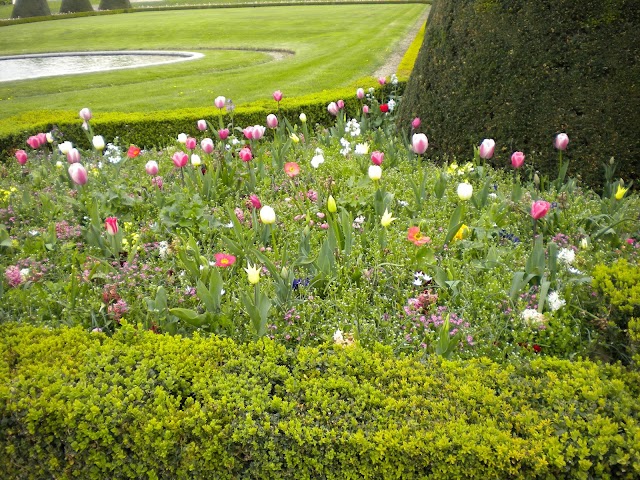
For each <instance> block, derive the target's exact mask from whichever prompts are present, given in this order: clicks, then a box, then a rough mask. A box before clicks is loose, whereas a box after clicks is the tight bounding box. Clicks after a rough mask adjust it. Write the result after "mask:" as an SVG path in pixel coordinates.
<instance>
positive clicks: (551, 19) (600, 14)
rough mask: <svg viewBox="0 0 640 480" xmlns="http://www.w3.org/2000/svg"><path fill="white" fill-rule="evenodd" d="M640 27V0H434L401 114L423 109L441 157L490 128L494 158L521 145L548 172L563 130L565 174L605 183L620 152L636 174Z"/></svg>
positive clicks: (404, 118)
mask: <svg viewBox="0 0 640 480" xmlns="http://www.w3.org/2000/svg"><path fill="white" fill-rule="evenodd" d="M639 29H640V2H638V1H637V0H584V1H579V2H577V1H575V0H536V1H530V0H436V1H435V2H434V3H433V7H432V9H431V12H430V16H429V21H428V25H427V29H426V33H425V38H424V43H423V46H422V49H421V51H420V54H419V56H418V59H417V62H416V65H415V68H414V70H413V72H412V75H411V77H410V80H409V82H408V84H407V90H406V94H405V97H404V103H403V105H402V106H401V111H400V122H401V124H402V125H407V124H408V122H410V121H411V118H412V117H413V116H415V115H418V116H420V117H421V118H422V120H423V122H424V125H426V133H427V135H428V137H429V141H430V145H429V149H430V152H431V155H432V156H434V157H435V156H441V155H442V154H454V155H456V156H459V157H462V158H470V157H471V156H472V147H473V145H478V144H479V143H480V142H481V141H482V140H483V139H484V138H494V139H495V140H496V142H497V148H496V156H495V158H494V160H493V163H494V164H496V165H509V164H510V162H509V158H510V156H511V153H512V152H513V151H516V150H521V151H523V152H524V153H525V154H526V155H527V161H528V162H530V161H533V162H534V165H535V168H536V169H538V170H540V171H541V173H543V174H547V175H549V176H550V178H552V179H553V178H555V176H556V175H557V155H556V153H555V152H554V150H553V139H554V136H555V135H556V134H557V133H558V132H566V133H567V134H568V135H569V138H570V143H569V148H568V150H567V152H566V155H565V159H566V158H568V159H569V160H570V162H571V164H570V169H569V173H570V174H572V175H576V174H581V175H582V177H583V179H584V180H585V181H587V182H588V183H589V184H591V185H596V184H601V183H602V181H603V178H602V177H603V174H602V172H603V170H602V164H603V163H604V162H606V161H608V160H609V158H610V157H612V156H613V157H615V159H616V160H617V161H618V162H619V163H620V165H621V168H620V170H619V172H618V173H619V174H620V175H621V176H622V177H623V178H625V179H626V180H628V179H630V178H636V179H637V178H638V172H640V136H639V135H638V132H639V131H640V83H639V80H638V79H639V78H640V36H639V35H638V31H639Z"/></svg>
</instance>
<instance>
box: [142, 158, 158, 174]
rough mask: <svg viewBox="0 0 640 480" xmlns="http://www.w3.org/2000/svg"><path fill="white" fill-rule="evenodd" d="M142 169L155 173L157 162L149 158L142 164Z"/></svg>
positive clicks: (156, 172)
mask: <svg viewBox="0 0 640 480" xmlns="http://www.w3.org/2000/svg"><path fill="white" fill-rule="evenodd" d="M144 169H145V170H146V171H147V173H148V174H149V175H157V174H158V170H159V169H158V162H156V161H155V160H149V161H148V162H147V164H146V165H145V166H144Z"/></svg>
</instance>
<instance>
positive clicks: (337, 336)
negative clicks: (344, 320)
mask: <svg viewBox="0 0 640 480" xmlns="http://www.w3.org/2000/svg"><path fill="white" fill-rule="evenodd" d="M333 341H334V342H335V343H339V344H342V343H344V337H343V336H342V330H340V329H338V330H336V331H335V333H334V334H333Z"/></svg>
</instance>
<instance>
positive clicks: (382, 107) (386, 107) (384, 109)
mask: <svg viewBox="0 0 640 480" xmlns="http://www.w3.org/2000/svg"><path fill="white" fill-rule="evenodd" d="M380 111H381V112H382V113H387V112H388V111H389V104H387V103H383V104H382V105H380Z"/></svg>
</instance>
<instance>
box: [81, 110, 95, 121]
mask: <svg viewBox="0 0 640 480" xmlns="http://www.w3.org/2000/svg"><path fill="white" fill-rule="evenodd" d="M79 115H80V118H81V119H82V120H84V121H85V122H88V121H89V120H91V116H92V115H91V110H89V109H88V108H86V107H85V108H83V109H82V110H80V113H79Z"/></svg>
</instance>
